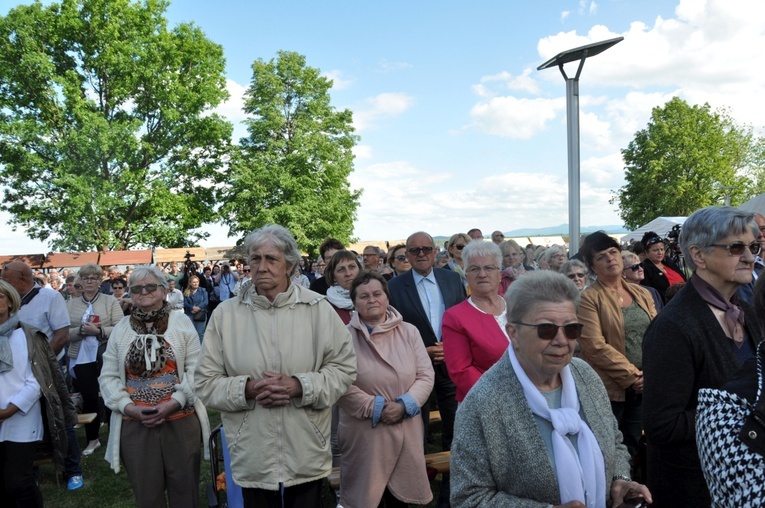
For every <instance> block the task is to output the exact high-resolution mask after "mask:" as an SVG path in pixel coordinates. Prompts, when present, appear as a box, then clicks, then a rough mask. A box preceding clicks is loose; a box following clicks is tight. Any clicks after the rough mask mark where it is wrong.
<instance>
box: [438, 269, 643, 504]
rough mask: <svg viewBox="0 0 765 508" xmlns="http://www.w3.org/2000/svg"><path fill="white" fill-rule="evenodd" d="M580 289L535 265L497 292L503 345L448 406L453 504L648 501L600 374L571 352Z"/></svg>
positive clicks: (576, 329) (578, 327)
mask: <svg viewBox="0 0 765 508" xmlns="http://www.w3.org/2000/svg"><path fill="white" fill-rule="evenodd" d="M579 298H580V295H579V290H578V289H577V288H576V286H575V285H574V283H573V282H571V281H570V280H569V279H567V278H566V277H564V276H563V275H561V274H559V273H554V272H550V271H534V272H531V273H529V274H526V275H524V276H523V277H521V278H519V279H518V280H517V281H516V282H515V283H514V284H513V285H512V286H510V289H509V291H508V292H507V294H506V295H505V300H506V303H507V309H508V311H507V313H508V323H507V326H506V330H507V334H508V336H509V337H510V341H511V343H512V347H509V348H508V349H507V354H505V355H502V357H501V358H500V359H499V361H498V362H497V364H496V365H495V366H494V367H493V368H492V369H491V370H489V371H488V372H486V373H485V374H484V375H483V376H482V377H481V379H480V380H479V381H478V382H477V383H476V384H475V386H474V387H473V389H472V390H471V391H470V393H469V394H468V395H467V397H466V398H465V400H464V401H463V402H462V405H461V406H460V410H459V411H458V412H457V423H456V427H455V432H454V443H453V445H452V454H451V488H452V491H451V494H452V496H451V502H452V506H454V507H456V508H458V507H469V506H489V505H490V506H549V505H555V506H561V505H563V506H566V507H573V506H584V505H586V506H599V507H604V506H619V505H621V503H622V502H623V501H624V500H625V499H629V498H634V497H643V498H645V500H646V501H648V502H650V501H651V493H650V492H649V491H648V489H647V488H646V487H645V486H644V485H640V484H639V483H637V482H633V481H631V480H630V479H629V477H628V475H629V472H630V466H629V457H628V455H627V451H626V449H625V447H624V445H623V444H622V442H621V437H622V436H621V433H620V432H619V430H618V429H617V425H616V420H615V419H614V417H613V414H612V413H611V406H610V404H609V401H608V395H607V394H606V391H605V389H604V388H603V384H602V383H601V382H600V378H599V377H598V375H597V374H595V372H594V371H593V370H592V368H591V367H590V366H589V365H587V364H586V363H585V362H583V361H581V360H579V359H577V358H572V355H573V353H574V343H575V341H576V339H577V338H578V337H579V336H580V334H581V332H582V325H581V324H579V322H578V321H577V315H576V312H577V306H578V304H579Z"/></svg>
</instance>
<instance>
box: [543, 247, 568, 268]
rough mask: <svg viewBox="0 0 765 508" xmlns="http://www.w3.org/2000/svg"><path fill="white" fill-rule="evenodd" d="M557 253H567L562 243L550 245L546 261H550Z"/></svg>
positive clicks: (546, 253)
mask: <svg viewBox="0 0 765 508" xmlns="http://www.w3.org/2000/svg"><path fill="white" fill-rule="evenodd" d="M556 254H563V255H564V256H565V255H566V249H565V248H564V247H563V246H561V245H550V246H549V247H548V248H547V250H546V251H545V261H547V263H548V264H549V263H550V259H552V257H553V256H555V255H556Z"/></svg>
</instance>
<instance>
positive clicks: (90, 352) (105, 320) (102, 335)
mask: <svg viewBox="0 0 765 508" xmlns="http://www.w3.org/2000/svg"><path fill="white" fill-rule="evenodd" d="M77 276H78V280H75V285H76V284H80V285H81V286H82V295H80V296H79V297H78V298H72V299H71V300H69V301H68V302H66V308H67V310H68V311H69V320H70V322H71V325H70V328H69V348H68V350H67V355H68V356H69V373H70V375H71V376H72V379H73V380H74V387H75V390H76V391H79V392H80V393H81V394H82V410H83V412H85V413H99V414H100V413H101V411H100V407H99V401H98V374H99V371H100V369H99V360H100V358H99V357H100V355H101V354H102V353H103V350H104V349H105V348H106V341H107V340H109V336H110V335H111V333H112V329H113V328H114V325H116V324H117V323H118V322H119V320H120V319H122V316H123V312H122V307H120V304H119V302H118V301H117V299H116V298H114V297H113V296H112V295H107V294H105V293H102V292H101V291H100V287H101V280H102V276H103V270H102V269H101V267H100V266H98V265H97V264H95V263H88V264H86V265H84V266H83V267H82V268H80V271H79V272H78V274H77ZM100 426H101V419H100V418H96V419H95V420H93V421H92V422H91V423H88V424H86V425H85V436H86V437H87V439H88V444H87V446H86V447H85V449H84V450H82V455H85V456H88V455H91V454H92V453H93V452H94V451H96V449H97V448H98V447H100V446H101V443H100V442H99V440H98V429H99V427H100Z"/></svg>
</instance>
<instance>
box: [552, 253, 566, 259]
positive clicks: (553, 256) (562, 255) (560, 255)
mask: <svg viewBox="0 0 765 508" xmlns="http://www.w3.org/2000/svg"><path fill="white" fill-rule="evenodd" d="M550 258H551V259H566V255H565V254H553V255H552V256H550Z"/></svg>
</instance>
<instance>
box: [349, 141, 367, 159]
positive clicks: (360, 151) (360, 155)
mask: <svg viewBox="0 0 765 508" xmlns="http://www.w3.org/2000/svg"><path fill="white" fill-rule="evenodd" d="M351 151H352V152H353V155H355V156H356V160H364V159H371V158H372V147H371V146H369V145H356V146H354V147H353V148H352V150H351Z"/></svg>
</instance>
